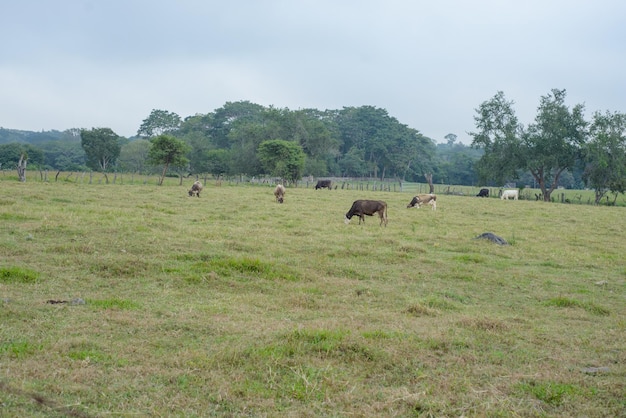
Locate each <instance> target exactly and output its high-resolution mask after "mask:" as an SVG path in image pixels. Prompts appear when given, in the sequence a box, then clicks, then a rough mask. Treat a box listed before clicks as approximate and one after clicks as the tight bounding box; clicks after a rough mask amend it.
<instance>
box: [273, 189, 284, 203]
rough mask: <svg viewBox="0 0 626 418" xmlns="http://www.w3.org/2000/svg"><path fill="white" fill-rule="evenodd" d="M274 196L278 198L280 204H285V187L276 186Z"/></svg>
mask: <svg viewBox="0 0 626 418" xmlns="http://www.w3.org/2000/svg"><path fill="white" fill-rule="evenodd" d="M274 196H276V201H277V202H278V203H283V200H284V199H285V186H283V185H282V184H279V185H278V186H276V188H275V189H274Z"/></svg>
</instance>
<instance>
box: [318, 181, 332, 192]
mask: <svg viewBox="0 0 626 418" xmlns="http://www.w3.org/2000/svg"><path fill="white" fill-rule="evenodd" d="M330 186H331V181H330V180H318V181H317V184H316V185H315V190H317V189H323V188H324V187H327V188H328V190H332V189H331V187H330Z"/></svg>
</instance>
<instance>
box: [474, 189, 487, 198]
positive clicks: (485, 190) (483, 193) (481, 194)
mask: <svg viewBox="0 0 626 418" xmlns="http://www.w3.org/2000/svg"><path fill="white" fill-rule="evenodd" d="M476 196H477V197H489V189H480V192H478V194H477V195H476Z"/></svg>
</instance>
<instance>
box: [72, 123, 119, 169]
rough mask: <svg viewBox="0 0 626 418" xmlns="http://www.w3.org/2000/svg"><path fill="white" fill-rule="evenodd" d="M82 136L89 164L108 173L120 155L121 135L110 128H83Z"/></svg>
mask: <svg viewBox="0 0 626 418" xmlns="http://www.w3.org/2000/svg"><path fill="white" fill-rule="evenodd" d="M80 137H81V145H82V147H83V149H84V150H85V155H86V156H87V166H88V167H89V168H91V169H92V170H95V171H102V172H105V173H106V171H107V170H108V169H109V167H110V166H111V165H113V164H114V163H115V160H116V159H117V157H118V156H119V155H120V149H121V147H120V142H119V141H120V137H119V136H118V135H117V134H116V133H115V132H113V131H112V130H111V129H110V128H93V129H91V130H86V129H83V130H82V131H81V132H80Z"/></svg>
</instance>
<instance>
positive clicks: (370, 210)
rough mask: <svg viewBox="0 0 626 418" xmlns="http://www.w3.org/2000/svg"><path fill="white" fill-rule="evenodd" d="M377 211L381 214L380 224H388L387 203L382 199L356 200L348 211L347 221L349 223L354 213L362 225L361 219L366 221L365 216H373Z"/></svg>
mask: <svg viewBox="0 0 626 418" xmlns="http://www.w3.org/2000/svg"><path fill="white" fill-rule="evenodd" d="M375 213H378V216H380V225H382V224H385V226H387V203H386V202H383V201H382V200H355V201H354V203H352V207H351V208H350V210H349V211H348V213H346V219H345V223H346V224H349V223H350V219H352V217H353V216H354V215H356V216H358V217H359V225H361V221H362V222H363V223H365V216H364V215H367V216H373V215H374V214H375Z"/></svg>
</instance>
